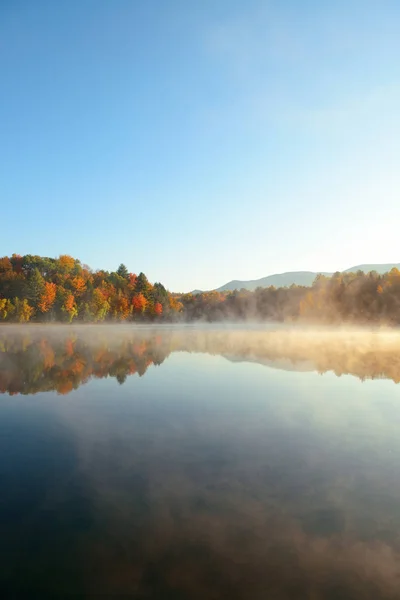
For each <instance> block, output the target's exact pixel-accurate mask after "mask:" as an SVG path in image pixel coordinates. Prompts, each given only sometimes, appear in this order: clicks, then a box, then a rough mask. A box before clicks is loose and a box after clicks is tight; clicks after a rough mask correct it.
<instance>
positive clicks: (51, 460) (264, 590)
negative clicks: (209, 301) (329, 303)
mask: <svg viewBox="0 0 400 600" xmlns="http://www.w3.org/2000/svg"><path fill="white" fill-rule="evenodd" d="M20 331H21V332H22V333H21V334H19V333H15V334H14V332H13V335H11V334H10V332H11V329H10V328H7V329H4V331H3V332H2V333H1V334H0V345H1V353H0V388H1V389H2V390H4V391H7V392H9V393H10V394H15V393H19V392H22V393H23V394H31V393H37V395H36V396H35V398H31V397H27V398H25V397H23V396H15V397H13V398H8V397H7V396H6V395H4V396H3V397H2V398H1V400H0V484H1V490H2V494H1V499H0V551H1V554H0V560H1V565H2V566H1V569H0V591H3V590H4V594H3V596H4V597H12V594H14V595H15V596H17V595H18V594H20V595H25V596H26V597H35V596H40V597H41V598H47V597H48V598H56V597H63V594H65V595H69V594H76V595H78V596H79V597H88V598H92V597H113V596H114V597H119V596H123V595H124V594H125V595H126V596H127V597H134V598H157V599H158V598H163V599H164V598H166V599H168V598H173V599H178V600H179V599H186V598H188V599H195V600H197V599H204V598H211V599H212V598H218V599H219V598H232V599H247V598H251V599H255V600H258V599H260V600H261V599H263V600H264V599H265V598H268V599H269V598H271V599H274V600H275V599H277V600H289V599H290V600H297V599H298V598H305V599H307V600H308V599H309V600H325V599H327V600H336V599H338V600H349V599H359V598H360V599H362V600H366V599H370V598H371V599H372V598H373V599H374V600H380V599H382V600H383V599H387V600H389V599H395V598H398V597H399V589H400V566H399V565H400V535H399V533H400V505H399V502H398V498H399V497H400V481H399V478H398V476H397V473H398V464H399V459H400V435H399V423H400V398H399V397H398V387H397V386H394V385H393V384H392V382H388V381H381V380H380V381H375V382H366V383H365V384H364V385H361V384H360V382H359V381H358V380H357V379H354V378H346V377H344V378H340V379H339V378H337V377H334V376H326V377H318V375H316V374H314V373H312V372H311V371H312V370H319V371H321V372H325V371H334V372H335V373H337V374H342V373H351V374H353V375H356V376H357V377H359V378H371V377H374V378H383V377H385V378H389V379H394V380H395V381H397V380H398V379H397V378H396V371H397V373H400V363H399V361H398V359H397V358H396V349H397V348H399V347H400V344H399V343H398V342H397V336H396V335H394V334H374V333H371V334H367V335H361V334H360V333H358V332H353V333H351V334H344V333H340V332H326V333H320V334H318V335H316V334H315V333H314V334H313V335H310V333H306V332H304V331H297V332H294V331H289V330H280V331H278V330H277V331H272V330H266V331H263V332H262V331H259V330H256V329H254V330H250V331H246V332H244V331H242V330H240V329H236V330H228V331H222V330H213V329H208V330H204V331H201V332H199V331H196V330H194V329H191V328H188V329H185V330H183V329H174V328H169V329H167V328H166V329H165V330H159V331H153V330H152V329H143V330H140V331H139V330H133V329H131V328H125V327H121V328H117V329H110V328H107V327H99V328H96V327H94V328H83V329H78V328H76V329H71V328H69V327H68V328H62V329H61V330H60V329H57V330H56V329H53V328H49V329H47V328H46V329H42V328H32V329H31V328H28V329H21V330H20ZM328 340H329V344H328ZM189 353H193V354H192V355H190V354H189ZM199 353H203V354H199ZM210 354H214V355H222V356H223V357H224V358H221V357H220V356H210ZM167 357H169V358H168V360H166V361H165V359H166V358H167ZM226 358H227V359H229V360H225V359H226ZM163 361H165V363H164V364H163V365H162V368H160V369H150V370H149V371H148V372H147V374H146V377H143V378H138V377H128V375H129V374H134V373H137V374H139V375H143V374H144V373H146V369H147V368H148V366H149V365H150V364H155V365H160V364H161V363H163ZM240 361H246V363H242V362H240ZM253 362H254V363H263V364H266V365H269V366H276V367H278V369H262V368H260V367H259V366H258V365H255V364H251V363H253ZM307 370H309V371H310V372H304V371H307ZM107 376H111V377H113V378H116V379H117V380H118V382H119V383H123V382H124V385H122V386H119V385H118V384H116V382H115V380H114V381H112V380H111V381H108V382H107V381H105V379H104V378H105V377H107ZM95 378H99V380H98V381H94V379H95ZM90 379H92V381H91V382H90V383H88V385H86V386H83V387H80V385H81V384H82V383H85V382H88V381H89V380H90ZM74 388H75V391H73V392H72V393H70V395H69V396H68V401H65V402H64V401H63V402H55V401H54V399H55V395H54V394H52V393H49V394H40V393H38V392H41V391H49V390H55V391H57V392H58V393H68V392H70V391H71V390H73V389H74Z"/></svg>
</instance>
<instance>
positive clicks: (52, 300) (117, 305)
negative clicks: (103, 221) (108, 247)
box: [0, 254, 400, 325]
mask: <svg viewBox="0 0 400 600" xmlns="http://www.w3.org/2000/svg"><path fill="white" fill-rule="evenodd" d="M160 320H164V321H184V322H191V321H205V322H213V321H229V320H235V321H237V320H239V321H245V320H261V321H278V322H288V321H289V322H290V321H308V322H316V323H317V322H321V323H332V324H337V323H342V322H348V323H358V324H365V323H384V324H388V325H396V324H399V323H400V271H399V270H398V269H396V268H394V269H392V270H391V271H390V272H389V273H386V274H384V275H379V274H378V273H376V272H374V271H371V272H370V273H367V274H366V273H363V272H362V271H358V272H357V273H339V272H338V273H335V274H334V275H333V276H332V277H325V276H323V275H318V276H317V278H316V279H315V281H314V283H313V285H312V286H311V287H305V286H297V285H292V286H291V287H289V288H287V287H285V288H275V287H268V288H258V289H256V290H255V291H254V292H250V291H248V290H244V289H242V290H240V291H234V292H223V293H220V292H215V291H213V292H205V293H201V294H173V293H170V292H168V291H167V290H166V289H165V287H164V286H163V285H162V284H161V283H154V285H153V284H151V283H150V282H149V281H148V279H147V277H146V275H144V273H140V274H139V275H135V274H133V273H129V272H128V270H127V268H126V267H125V265H124V264H121V265H120V266H119V267H118V269H117V270H116V271H112V272H108V271H104V270H98V271H95V272H93V271H92V270H91V269H90V268H89V267H88V266H86V265H82V264H81V262H80V261H79V260H77V259H74V258H72V257H71V256H68V255H62V256H60V257H58V258H46V257H40V256H32V255H26V256H19V255H16V254H13V255H12V256H11V257H7V256H5V257H3V258H0V322H1V321H10V322H19V323H24V322H28V321H39V322H43V321H66V322H71V321H81V322H102V321H114V322H115V321H160Z"/></svg>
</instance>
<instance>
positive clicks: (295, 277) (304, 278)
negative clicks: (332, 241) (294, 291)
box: [217, 271, 331, 292]
mask: <svg viewBox="0 0 400 600" xmlns="http://www.w3.org/2000/svg"><path fill="white" fill-rule="evenodd" d="M323 274H324V275H331V273H323ZM316 276H317V273H313V272H312V271H293V272H290V273H280V274H276V275H268V276H267V277H262V278H261V279H253V280H251V281H237V280H234V281H230V282H229V283H226V284H225V285H222V286H221V287H219V288H217V292H226V291H228V290H241V289H242V288H245V289H246V290H251V291H252V290H255V289H256V288H258V287H269V286H271V285H274V286H275V287H286V286H290V285H292V283H295V284H296V285H311V284H312V282H313V281H314V279H315V278H316Z"/></svg>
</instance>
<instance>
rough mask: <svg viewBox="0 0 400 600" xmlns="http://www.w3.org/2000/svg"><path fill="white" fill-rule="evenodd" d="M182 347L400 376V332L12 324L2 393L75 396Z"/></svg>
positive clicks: (1, 362) (1, 357)
mask: <svg viewBox="0 0 400 600" xmlns="http://www.w3.org/2000/svg"><path fill="white" fill-rule="evenodd" d="M177 351H183V352H203V353H209V354H219V355H222V356H225V357H226V358H229V359H230V360H248V361H252V362H259V363H262V364H266V365H270V366H277V367H283V368H286V369H292V370H297V369H298V370H304V369H307V370H316V371H318V372H319V373H324V372H326V371H333V372H334V373H336V375H338V376H340V375H342V374H351V375H355V376H357V377H359V378H360V379H362V380H363V379H366V378H388V379H392V380H393V381H395V382H396V383H398V382H399V381H400V337H399V336H398V334H396V333H395V332H390V333H372V332H370V333H362V332H360V331H353V332H350V333H349V332H342V331H329V330H325V331H324V330H320V331H319V332H315V331H311V330H308V331H307V330H304V329H303V330H302V329H280V328H278V329H276V330H264V331H262V330H256V329H253V330H240V329H236V330H235V329H234V330H213V329H204V330H198V329H197V330H196V329H181V328H173V327H171V328H169V329H165V330H164V331H161V330H151V329H135V328H123V327H122V328H120V329H119V328H111V327H107V326H103V327H90V326H89V327H87V328H86V327H84V326H81V327H78V328H75V329H70V328H68V329H67V328H58V327H54V328H53V327H47V328H41V327H40V328H36V327H35V328H32V329H30V328H21V329H19V328H18V327H17V328H8V327H7V328H5V329H4V330H3V331H2V332H1V333H0V391H2V392H9V393H10V394H16V393H22V394H32V393H37V392H42V391H50V390H55V391H57V392H58V393H59V394H68V393H69V392H71V391H72V390H74V389H77V388H78V387H79V386H80V385H82V384H83V383H86V382H87V381H88V380H89V379H91V378H103V377H115V378H116V379H117V381H118V382H119V383H120V384H123V383H124V382H125V381H126V378H127V377H128V376H129V375H133V374H136V373H137V374H138V375H139V376H142V375H144V374H145V373H146V371H147V368H148V367H149V366H150V365H152V364H153V365H160V364H161V363H162V362H163V361H164V360H165V359H166V357H168V356H169V354H170V353H171V352H177Z"/></svg>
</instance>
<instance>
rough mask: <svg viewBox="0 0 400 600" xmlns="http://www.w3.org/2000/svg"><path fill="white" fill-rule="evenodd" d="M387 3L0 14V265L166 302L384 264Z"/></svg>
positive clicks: (390, 17) (391, 31)
mask: <svg viewBox="0 0 400 600" xmlns="http://www.w3.org/2000/svg"><path fill="white" fill-rule="evenodd" d="M399 31H400V3H399V2H398V0H381V1H380V2H377V1H375V0H374V1H372V0H347V1H344V0H338V1H336V2H331V3H329V2H320V1H318V0H313V1H311V0H304V1H303V2H299V1H298V0H283V1H280V0H279V1H278V0H271V1H268V0H264V1H260V0H246V1H243V0H242V1H238V0H218V1H217V2H216V1H215V0H202V1H201V2H196V1H193V2H186V1H183V0H170V1H169V2H161V1H155V0H146V2H136V1H131V0H120V1H118V2H108V1H106V0H83V1H78V0H71V1H70V2H51V1H50V0H37V1H35V2H30V1H28V0H22V1H21V2H11V1H9V0H5V2H1V3H0V72H1V78H0V98H1V110H0V135H1V145H0V207H1V212H0V214H1V221H2V230H1V236H0V255H1V256H2V255H5V254H8V255H10V254H12V253H13V252H17V253H19V254H27V253H31V254H40V255H45V256H58V255H59V254H60V253H68V254H71V255H73V256H75V257H77V258H80V259H81V260H82V262H84V263H87V264H89V265H90V266H91V267H92V268H94V269H96V268H100V267H102V268H106V269H109V270H114V269H116V268H117V267H118V265H119V263H121V262H124V263H125V264H126V265H127V267H128V268H129V270H130V271H133V272H139V271H144V272H145V273H146V275H147V276H148V277H149V279H150V280H151V281H161V282H162V283H164V285H165V286H166V287H168V288H169V289H170V290H172V291H189V290H191V289H193V288H200V289H210V288H213V287H218V286H220V285H222V284H224V283H226V282H227V281H229V280H231V279H256V278H259V277H263V276H266V275H269V274H272V273H279V272H283V271H294V270H312V271H319V270H321V271H336V270H341V269H346V268H348V267H351V266H353V265H356V264H359V263H383V262H400V245H399V242H398V239H399V231H398V230H399V223H400V170H399V159H400V110H399V107H400V36H399Z"/></svg>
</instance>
